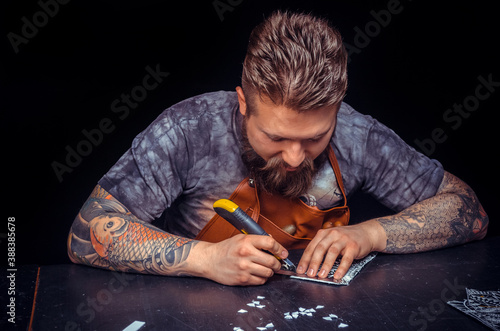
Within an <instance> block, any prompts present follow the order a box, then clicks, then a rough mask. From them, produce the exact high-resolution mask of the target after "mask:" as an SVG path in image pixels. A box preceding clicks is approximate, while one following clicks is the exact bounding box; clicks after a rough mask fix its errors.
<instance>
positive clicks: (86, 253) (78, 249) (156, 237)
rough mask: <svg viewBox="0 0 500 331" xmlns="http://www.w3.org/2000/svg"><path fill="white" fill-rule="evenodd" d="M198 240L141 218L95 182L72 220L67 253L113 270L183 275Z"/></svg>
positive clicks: (77, 258) (74, 259)
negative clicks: (157, 226) (166, 229)
mask: <svg viewBox="0 0 500 331" xmlns="http://www.w3.org/2000/svg"><path fill="white" fill-rule="evenodd" d="M197 243H198V242H197V241H195V240H191V239H187V238H183V237H179V236H175V235H172V234H170V233H167V232H164V231H162V230H160V229H158V228H156V227H154V226H152V225H149V224H147V223H145V222H142V221H140V220H139V219H138V218H137V217H135V216H134V215H133V214H132V213H130V211H129V210H128V209H127V208H126V207H125V206H124V205H122V204H121V203H120V202H119V201H118V200H116V199H115V198H114V197H113V196H111V194H109V193H108V192H106V190H104V189H103V188H102V187H100V186H99V185H98V186H96V188H95V189H94V191H93V192H92V194H91V195H90V197H89V199H88V200H87V201H86V202H85V204H84V206H83V207H82V209H81V210H80V212H79V214H78V216H77V217H76V220H75V222H74V223H73V226H72V228H71V232H70V235H69V237H68V254H69V256H70V258H71V259H72V260H73V262H76V263H82V264H87V265H92V266H97V267H101V268H107V269H112V270H118V271H135V272H140V273H153V274H162V275H184V274H185V273H184V272H183V269H184V268H183V264H184V263H185V260H186V259H187V257H188V255H189V253H190V251H191V248H192V247H193V246H194V245H196V244H197Z"/></svg>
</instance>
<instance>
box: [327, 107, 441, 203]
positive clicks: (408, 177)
mask: <svg viewBox="0 0 500 331" xmlns="http://www.w3.org/2000/svg"><path fill="white" fill-rule="evenodd" d="M333 143H334V146H335V147H336V148H335V152H336V153H338V155H337V156H338V157H337V158H338V159H339V165H340V170H341V172H342V176H343V179H344V183H345V185H346V189H347V191H348V192H349V193H351V192H354V191H356V190H358V189H360V190H361V191H363V192H365V193H368V194H370V195H372V196H373V197H374V198H375V199H377V200H378V201H379V202H380V203H382V204H383V205H385V206H386V207H388V208H391V209H392V210H394V211H401V210H403V209H405V208H407V207H409V206H411V205H413V204H415V203H417V202H419V201H422V200H425V199H427V198H430V197H432V196H434V195H435V194H436V192H437V190H438V188H439V185H440V184H441V181H442V179H443V175H444V170H443V167H442V165H441V164H440V163H439V162H438V161H436V160H432V159H430V158H428V157H427V156H425V155H423V154H421V153H419V152H417V151H416V150H415V149H414V148H412V147H410V146H409V145H408V144H406V143H405V142H404V141H403V140H402V139H401V138H400V137H399V136H398V135H397V134H396V133H395V132H394V131H393V130H391V129H389V128H388V127H386V126H385V125H383V124H381V123H380V122H378V121H376V120H375V119H373V118H372V117H370V116H367V115H362V114H360V113H358V112H356V111H355V110H354V109H352V108H351V107H350V106H349V105H346V104H343V107H342V108H341V114H339V117H338V123H337V128H336V132H335V135H334V137H333Z"/></svg>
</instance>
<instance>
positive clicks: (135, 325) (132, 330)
mask: <svg viewBox="0 0 500 331" xmlns="http://www.w3.org/2000/svg"><path fill="white" fill-rule="evenodd" d="M144 324H146V322H141V321H134V322H132V323H131V324H130V325H129V326H127V327H126V328H125V329H123V331H137V330H139V329H140V328H142V327H143V326H144Z"/></svg>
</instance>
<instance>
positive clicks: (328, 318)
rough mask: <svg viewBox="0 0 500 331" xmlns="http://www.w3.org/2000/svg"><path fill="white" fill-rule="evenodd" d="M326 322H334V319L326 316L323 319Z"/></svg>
mask: <svg viewBox="0 0 500 331" xmlns="http://www.w3.org/2000/svg"><path fill="white" fill-rule="evenodd" d="M323 319H324V320H327V321H332V318H331V317H330V316H325V317H323Z"/></svg>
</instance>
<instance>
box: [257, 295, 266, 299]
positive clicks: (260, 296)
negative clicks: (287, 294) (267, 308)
mask: <svg viewBox="0 0 500 331" xmlns="http://www.w3.org/2000/svg"><path fill="white" fill-rule="evenodd" d="M265 298H266V297H263V296H262V295H259V296H257V299H259V300H263V299H265Z"/></svg>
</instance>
